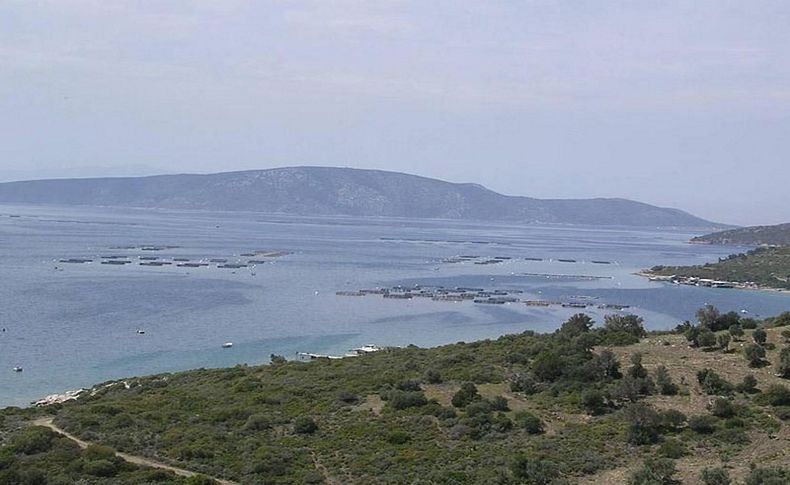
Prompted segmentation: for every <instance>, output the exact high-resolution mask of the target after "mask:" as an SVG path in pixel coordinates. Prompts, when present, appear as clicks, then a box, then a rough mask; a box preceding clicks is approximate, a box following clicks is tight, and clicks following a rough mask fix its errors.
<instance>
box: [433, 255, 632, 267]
mask: <svg viewBox="0 0 790 485" xmlns="http://www.w3.org/2000/svg"><path fill="white" fill-rule="evenodd" d="M507 261H533V262H541V261H548V262H554V261H556V262H559V263H586V262H587V261H585V260H579V259H573V258H556V259H553V258H538V257H534V256H527V257H520V258H516V257H512V256H493V257H491V256H480V255H476V254H475V255H472V254H465V255H460V256H452V257H449V258H445V259H443V260H442V262H443V263H447V264H458V263H472V264H478V265H488V264H501V263H504V262H507ZM589 262H590V263H592V264H617V262H616V261H607V260H603V259H593V260H591V261H589Z"/></svg>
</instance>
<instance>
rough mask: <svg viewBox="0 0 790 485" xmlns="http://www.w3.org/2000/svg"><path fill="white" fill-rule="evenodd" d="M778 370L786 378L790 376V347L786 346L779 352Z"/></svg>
mask: <svg viewBox="0 0 790 485" xmlns="http://www.w3.org/2000/svg"><path fill="white" fill-rule="evenodd" d="M776 372H777V373H778V374H779V375H780V376H782V377H784V378H785V379H787V378H790V347H785V348H783V349H782V350H781V351H780V352H779V362H777V363H776Z"/></svg>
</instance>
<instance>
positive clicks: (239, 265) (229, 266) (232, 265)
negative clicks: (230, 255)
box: [217, 263, 247, 269]
mask: <svg viewBox="0 0 790 485" xmlns="http://www.w3.org/2000/svg"><path fill="white" fill-rule="evenodd" d="M246 267H247V265H246V264H244V263H227V264H220V265H219V266H217V268H225V269H241V268H246Z"/></svg>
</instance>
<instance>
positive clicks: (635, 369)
mask: <svg viewBox="0 0 790 485" xmlns="http://www.w3.org/2000/svg"><path fill="white" fill-rule="evenodd" d="M628 376H629V377H632V378H634V379H644V378H645V377H647V369H645V368H644V367H643V366H642V354H641V353H639V352H636V353H634V354H632V355H631V367H629V368H628Z"/></svg>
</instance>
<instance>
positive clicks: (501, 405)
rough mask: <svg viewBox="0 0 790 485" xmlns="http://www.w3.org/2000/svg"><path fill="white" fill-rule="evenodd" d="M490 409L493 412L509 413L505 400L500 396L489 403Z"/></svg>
mask: <svg viewBox="0 0 790 485" xmlns="http://www.w3.org/2000/svg"><path fill="white" fill-rule="evenodd" d="M490 404H491V409H492V410H493V411H510V408H509V407H508V405H507V399H505V398H504V397H502V396H496V397H494V398H493V399H491V401H490Z"/></svg>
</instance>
